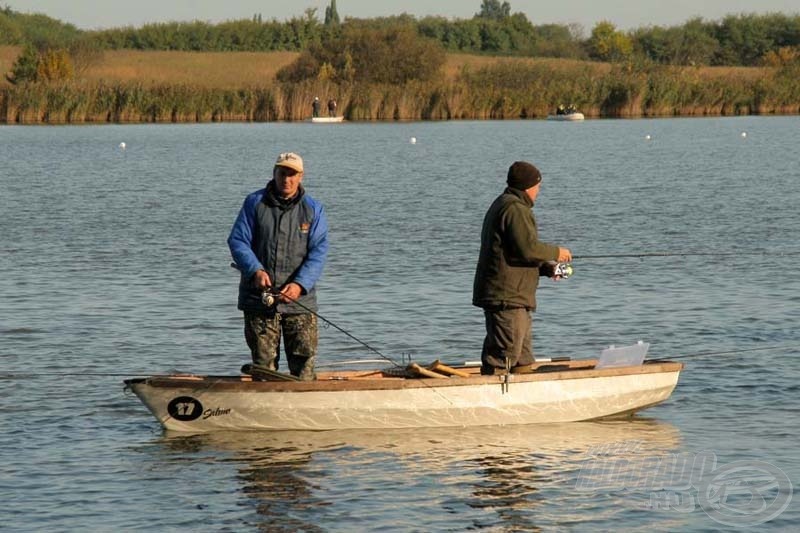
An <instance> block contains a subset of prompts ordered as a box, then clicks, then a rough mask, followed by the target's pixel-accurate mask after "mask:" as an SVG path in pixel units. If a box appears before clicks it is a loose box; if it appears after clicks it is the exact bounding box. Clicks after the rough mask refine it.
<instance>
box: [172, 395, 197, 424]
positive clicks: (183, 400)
mask: <svg viewBox="0 0 800 533" xmlns="http://www.w3.org/2000/svg"><path fill="white" fill-rule="evenodd" d="M167 412H168V413H169V416H171V417H172V418H174V419H175V420H180V421H182V422H189V421H190V420H197V419H198V418H200V415H202V414H203V404H201V403H200V402H199V401H197V400H195V399H194V398H192V397H191V396H178V397H177V398H175V399H173V400H172V401H171V402H169V405H167Z"/></svg>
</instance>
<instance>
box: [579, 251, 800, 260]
mask: <svg viewBox="0 0 800 533" xmlns="http://www.w3.org/2000/svg"><path fill="white" fill-rule="evenodd" d="M797 254H800V252H798V251H790V252H775V253H770V252H767V251H763V252H643V253H638V254H607V255H573V256H572V259H573V260H574V259H617V258H641V257H693V256H712V257H726V256H737V255H738V256H756V255H770V256H777V257H780V256H785V255H797Z"/></svg>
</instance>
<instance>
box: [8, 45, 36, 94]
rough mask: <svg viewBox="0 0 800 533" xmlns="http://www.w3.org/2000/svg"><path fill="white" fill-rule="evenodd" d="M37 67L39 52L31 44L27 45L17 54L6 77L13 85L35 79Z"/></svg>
mask: <svg viewBox="0 0 800 533" xmlns="http://www.w3.org/2000/svg"><path fill="white" fill-rule="evenodd" d="M38 67H39V52H38V51H37V50H36V48H34V47H33V46H31V45H28V46H26V47H25V48H24V49H23V50H22V53H21V54H20V55H19V56H17V60H16V61H14V64H13V65H12V66H11V72H10V73H9V74H6V79H7V80H8V81H9V82H11V83H13V84H15V85H16V84H19V83H25V82H33V81H36V76H37V69H38Z"/></svg>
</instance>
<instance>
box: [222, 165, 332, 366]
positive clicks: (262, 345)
mask: <svg viewBox="0 0 800 533" xmlns="http://www.w3.org/2000/svg"><path fill="white" fill-rule="evenodd" d="M302 181H303V159H302V158H301V157H300V156H299V155H297V154H295V153H292V152H288V153H283V154H280V155H279V156H278V159H277V161H275V166H274V168H273V169H272V180H270V181H269V182H268V183H267V186H266V187H265V188H263V189H260V190H258V191H256V192H254V193H252V194H250V195H248V196H247V198H245V200H244V204H243V205H242V209H241V210H240V211H239V216H238V217H236V222H235V223H234V224H233V228H232V229H231V234H230V236H229V237H228V246H229V247H230V250H231V256H232V257H233V260H234V262H235V263H236V266H237V267H238V268H239V271H240V272H241V274H242V275H241V280H240V282H239V303H238V308H239V309H241V310H242V311H244V336H245V340H246V341H247V346H248V347H249V348H250V352H251V354H252V356H253V363H254V364H255V365H258V366H262V367H266V368H268V369H269V370H277V369H278V359H279V354H278V351H279V347H280V339H281V334H283V343H284V352H285V354H286V360H287V363H288V365H289V371H290V372H291V373H292V375H294V376H297V377H299V378H300V379H303V380H313V379H315V377H316V375H315V374H314V357H315V356H316V355H317V341H318V338H319V336H318V331H317V317H316V315H315V314H314V313H312V312H311V311H314V312H316V309H317V299H316V290H315V285H316V283H317V280H319V277H320V275H321V274H322V267H323V266H324V265H325V257H326V255H327V253H328V222H327V220H326V218H325V211H324V209H323V208H322V204H321V203H319V202H318V201H316V200H314V199H313V198H311V196H309V195H308V194H306V191H305V189H304V188H303V186H302V185H301V182H302ZM264 291H268V292H273V293H275V294H276V296H275V303H274V304H271V305H270V302H269V301H267V302H264V301H262V294H263V293H264Z"/></svg>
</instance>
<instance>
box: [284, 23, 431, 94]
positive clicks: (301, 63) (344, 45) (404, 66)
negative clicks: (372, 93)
mask: <svg viewBox="0 0 800 533" xmlns="http://www.w3.org/2000/svg"><path fill="white" fill-rule="evenodd" d="M444 60H445V55H444V50H443V49H442V47H441V46H440V45H439V44H438V43H436V42H435V41H432V40H431V39H428V38H425V37H422V36H420V35H419V34H418V33H417V32H416V30H415V29H414V27H413V26H407V25H403V26H395V27H386V28H371V27H369V26H365V25H362V24H352V25H351V24H348V25H345V26H344V28H343V31H342V33H341V34H340V35H331V36H329V37H327V38H326V39H324V40H323V41H322V42H321V43H314V44H312V45H311V46H310V47H309V48H308V50H307V51H305V52H303V53H302V54H300V56H299V57H298V58H297V59H296V60H295V62H294V63H292V64H291V65H289V66H287V67H284V68H283V69H281V70H280V71H278V73H277V78H278V81H281V82H298V81H302V80H306V79H310V78H318V79H319V78H326V79H330V76H333V77H334V80H335V81H342V82H344V81H364V82H370V83H388V84H404V83H406V82H408V81H411V80H423V81H424V80H429V79H432V78H433V77H435V76H436V75H437V74H438V72H439V70H440V69H441V67H442V65H443V64H444Z"/></svg>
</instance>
